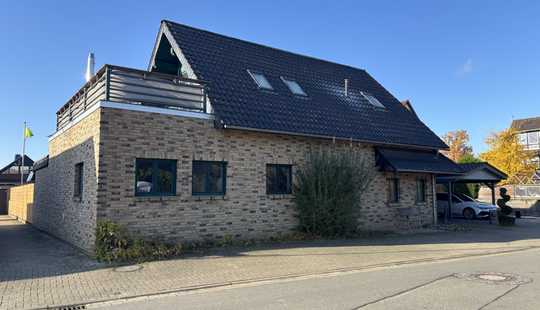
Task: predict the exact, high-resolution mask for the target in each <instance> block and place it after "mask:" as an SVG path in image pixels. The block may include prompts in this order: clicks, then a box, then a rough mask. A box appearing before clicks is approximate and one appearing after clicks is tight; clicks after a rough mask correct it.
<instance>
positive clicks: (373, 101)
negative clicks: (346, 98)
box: [360, 91, 385, 109]
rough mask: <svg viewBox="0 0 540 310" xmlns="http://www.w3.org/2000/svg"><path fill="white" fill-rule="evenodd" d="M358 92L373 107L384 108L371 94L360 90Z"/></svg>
mask: <svg viewBox="0 0 540 310" xmlns="http://www.w3.org/2000/svg"><path fill="white" fill-rule="evenodd" d="M360 94H361V95H362V96H363V97H364V98H365V99H366V100H367V101H368V102H369V103H370V104H371V105H372V106H374V107H377V108H383V109H384V108H385V106H384V105H383V104H382V103H381V102H380V101H379V100H378V99H377V98H375V97H374V96H373V95H370V94H368V93H366V92H363V91H362V92H360Z"/></svg>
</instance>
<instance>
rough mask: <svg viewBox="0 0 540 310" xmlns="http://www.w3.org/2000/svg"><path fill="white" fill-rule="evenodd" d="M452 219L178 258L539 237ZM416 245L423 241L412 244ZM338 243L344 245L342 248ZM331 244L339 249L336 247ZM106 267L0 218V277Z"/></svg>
mask: <svg viewBox="0 0 540 310" xmlns="http://www.w3.org/2000/svg"><path fill="white" fill-rule="evenodd" d="M457 223H458V225H463V226H465V227H467V228H468V229H467V230H466V231H433V230H431V231H426V232H417V233H413V234H387V235H375V236H372V237H368V236H366V237H363V238H359V239H345V240H317V241H302V242H285V243H281V244H260V245H257V246H251V247H223V248H213V249H208V250H206V251H204V253H201V254H189V255H186V257H185V258H180V259H219V258H220V257H242V256H245V257H273V256H275V257H278V256H279V257H287V256H291V257H294V256H326V255H334V256H346V255H359V254H366V255H367V254H380V253H384V254H395V255H399V254H400V253H403V254H404V253H414V252H424V253H426V252H441V251H447V252H448V251H451V250H452V247H453V245H452V244H457V245H455V247H458V246H459V247H460V250H461V251H463V250H467V249H466V248H465V247H463V244H465V245H466V244H471V247H470V250H478V248H477V245H473V244H479V243H480V244H481V243H506V242H512V241H519V240H534V239H539V240H540V219H536V218H529V219H521V220H519V221H518V223H517V225H516V226H514V227H501V226H497V225H490V224H488V223H487V221H457ZM435 244H437V245H445V246H444V247H440V246H439V247H432V248H429V245H435ZM460 244H461V245H460ZM539 244H540V243H539ZM419 245H422V246H423V245H425V246H427V247H422V248H418V247H414V246H419ZM374 246H381V247H383V246H384V247H386V248H377V247H374ZM393 246H396V247H395V248H394V247H393ZM398 246H399V247H398ZM407 246H410V247H407ZM507 246H508V245H507V244H500V245H499V244H493V245H486V246H485V247H482V248H483V249H486V250H489V249H500V248H502V247H507ZM344 247H345V248H346V249H343V248H344ZM370 247H371V248H370ZM336 248H341V249H340V250H339V251H336ZM289 250H290V251H289ZM109 267H112V266H111V265H109V264H105V263H98V262H96V261H95V260H93V259H91V258H89V257H88V256H86V255H85V254H84V253H82V252H81V251H79V250H78V249H76V248H74V247H72V246H71V245H69V244H67V243H65V242H63V241H60V240H58V239H56V238H54V237H52V236H50V235H47V234H45V233H43V232H41V231H38V230H37V229H35V228H33V227H32V226H31V225H24V224H19V223H17V222H16V221H13V220H12V221H9V222H8V221H4V220H3V221H2V222H0V283H1V282H3V281H13V280H21V279H36V278H42V277H51V276H58V275H67V274H74V273H81V272H86V271H92V270H97V269H102V268H109Z"/></svg>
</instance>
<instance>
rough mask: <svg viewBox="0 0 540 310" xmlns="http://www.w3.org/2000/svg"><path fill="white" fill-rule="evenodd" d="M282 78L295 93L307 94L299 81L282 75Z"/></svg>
mask: <svg viewBox="0 0 540 310" xmlns="http://www.w3.org/2000/svg"><path fill="white" fill-rule="evenodd" d="M281 80H282V81H283V83H285V85H287V87H289V90H290V91H291V93H293V94H295V95H301V96H307V94H306V92H304V90H303V89H302V87H300V84H298V82H296V81H295V80H290V79H287V78H284V77H281Z"/></svg>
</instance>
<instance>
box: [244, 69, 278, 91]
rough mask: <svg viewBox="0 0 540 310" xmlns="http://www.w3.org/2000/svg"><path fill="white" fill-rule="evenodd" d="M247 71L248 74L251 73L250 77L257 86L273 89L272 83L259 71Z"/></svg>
mask: <svg viewBox="0 0 540 310" xmlns="http://www.w3.org/2000/svg"><path fill="white" fill-rule="evenodd" d="M248 73H249V75H251V77H252V78H253V80H254V81H255V83H256V84H257V86H259V88H262V89H268V90H273V89H274V88H273V87H272V85H270V82H268V80H267V79H266V77H265V76H264V74H262V73H260V72H254V71H249V70H248Z"/></svg>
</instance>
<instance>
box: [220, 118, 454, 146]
mask: <svg viewBox="0 0 540 310" xmlns="http://www.w3.org/2000/svg"><path fill="white" fill-rule="evenodd" d="M221 127H222V128H224V129H236V130H246V131H254V132H265V133H273V134H285V135H291V136H300V137H310V138H319V139H329V140H340V141H350V142H360V143H369V144H373V145H376V146H398V147H403V148H408V149H418V150H431V151H433V150H447V149H448V148H436V147H429V146H425V145H415V144H400V143H381V142H377V141H371V140H362V139H353V138H340V137H333V136H324V135H315V134H308V133H298V132H289V131H280V130H269V129H255V128H249V127H242V126H230V125H226V124H221Z"/></svg>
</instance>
